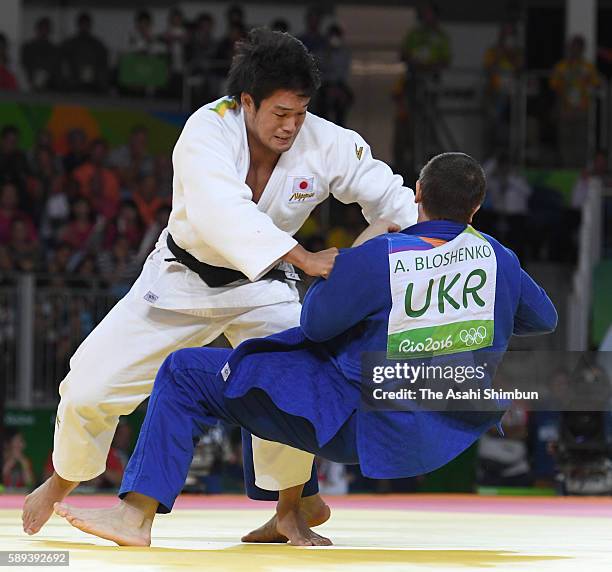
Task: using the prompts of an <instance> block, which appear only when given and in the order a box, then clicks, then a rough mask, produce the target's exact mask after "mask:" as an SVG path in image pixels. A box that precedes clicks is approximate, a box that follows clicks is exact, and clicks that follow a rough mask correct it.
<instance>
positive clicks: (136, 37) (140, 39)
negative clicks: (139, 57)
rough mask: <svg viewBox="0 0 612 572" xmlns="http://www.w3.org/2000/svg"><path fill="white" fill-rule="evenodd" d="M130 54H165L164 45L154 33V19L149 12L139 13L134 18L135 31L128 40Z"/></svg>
mask: <svg viewBox="0 0 612 572" xmlns="http://www.w3.org/2000/svg"><path fill="white" fill-rule="evenodd" d="M128 46H129V51H130V52H135V53H138V54H149V55H153V54H163V53H164V52H165V47H164V44H163V43H162V42H161V41H160V40H159V38H158V37H157V36H156V35H155V33H154V31H153V17H152V16H151V13H150V12H148V11H147V10H142V11H140V12H137V13H136V15H135V17H134V30H133V31H132V32H131V33H130V36H129V38H128Z"/></svg>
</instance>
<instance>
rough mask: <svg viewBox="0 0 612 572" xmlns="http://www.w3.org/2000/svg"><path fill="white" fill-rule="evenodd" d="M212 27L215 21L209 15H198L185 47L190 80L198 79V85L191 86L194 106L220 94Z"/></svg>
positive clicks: (215, 46) (215, 45) (215, 43)
mask: <svg viewBox="0 0 612 572" xmlns="http://www.w3.org/2000/svg"><path fill="white" fill-rule="evenodd" d="M214 26H215V21H214V19H213V17H212V16H211V15H210V14H209V13H207V12H205V13H202V14H200V15H199V16H198V17H197V18H196V21H195V23H194V24H193V27H192V31H191V33H190V35H189V39H188V41H187V43H186V45H185V63H186V64H187V66H188V69H189V74H190V76H191V78H194V77H197V78H198V83H197V84H196V85H193V86H192V91H191V99H192V101H193V103H194V104H195V105H200V104H202V105H203V104H204V103H208V102H209V101H212V100H213V99H215V98H216V97H217V96H218V94H219V92H220V89H219V86H218V78H217V77H216V75H215V73H214V71H215V69H216V68H215V57H216V54H217V48H218V46H217V42H216V41H215V39H214V37H213V30H214Z"/></svg>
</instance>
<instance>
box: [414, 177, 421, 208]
mask: <svg viewBox="0 0 612 572" xmlns="http://www.w3.org/2000/svg"><path fill="white" fill-rule="evenodd" d="M422 200H423V193H422V191H421V181H417V182H416V186H415V189H414V202H415V203H420V202H421V201H422Z"/></svg>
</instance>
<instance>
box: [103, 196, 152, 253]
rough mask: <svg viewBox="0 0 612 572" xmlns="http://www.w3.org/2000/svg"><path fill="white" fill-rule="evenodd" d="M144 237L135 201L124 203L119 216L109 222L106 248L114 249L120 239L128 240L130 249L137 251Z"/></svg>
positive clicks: (105, 239) (105, 241) (105, 240)
mask: <svg viewBox="0 0 612 572" xmlns="http://www.w3.org/2000/svg"><path fill="white" fill-rule="evenodd" d="M142 236H143V225H142V220H141V218H140V215H139V213H138V208H137V207H136V204H135V203H134V201H123V202H122V203H121V206H120V207H119V211H118V212H117V216H116V217H114V218H113V219H112V220H110V221H108V224H107V225H106V232H105V237H104V248H105V249H107V250H110V249H112V247H113V244H114V243H115V242H116V241H117V239H118V238H120V237H121V238H125V239H126V240H127V244H128V248H129V249H130V250H131V251H136V250H137V249H138V247H139V245H140V241H141V240H142Z"/></svg>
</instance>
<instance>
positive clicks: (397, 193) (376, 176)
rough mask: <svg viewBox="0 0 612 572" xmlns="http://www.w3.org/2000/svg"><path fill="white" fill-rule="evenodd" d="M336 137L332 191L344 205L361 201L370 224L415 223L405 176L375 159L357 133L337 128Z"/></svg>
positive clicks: (330, 162)
mask: <svg viewBox="0 0 612 572" xmlns="http://www.w3.org/2000/svg"><path fill="white" fill-rule="evenodd" d="M336 136H337V140H336V146H335V149H334V151H333V152H332V153H329V155H328V169H329V172H330V173H332V177H331V178H330V191H331V193H332V194H333V195H334V196H335V197H336V198H337V199H338V200H339V201H340V202H343V203H345V204H348V203H355V202H356V203H359V205H360V206H361V208H362V212H363V216H364V217H365V219H366V220H367V221H368V223H372V222H374V221H375V220H376V219H378V218H385V219H388V220H390V221H393V222H395V223H396V224H398V225H400V226H401V227H402V228H406V227H408V226H411V225H413V224H414V223H416V220H417V206H416V204H415V202H414V192H413V191H412V189H409V188H408V187H405V186H404V181H403V179H402V177H401V176H399V175H394V174H393V171H391V168H390V167H389V166H388V165H387V164H386V163H384V162H383V161H379V160H377V159H374V157H372V152H371V150H370V146H369V145H368V144H367V143H366V142H365V141H364V140H363V138H362V137H361V136H360V135H359V134H358V133H355V132H354V131H350V130H349V129H343V128H341V127H338V128H337V129H336Z"/></svg>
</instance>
